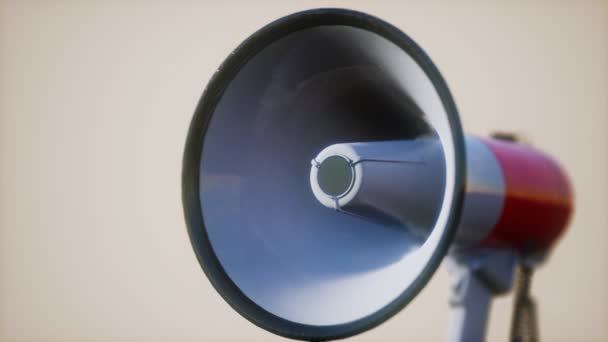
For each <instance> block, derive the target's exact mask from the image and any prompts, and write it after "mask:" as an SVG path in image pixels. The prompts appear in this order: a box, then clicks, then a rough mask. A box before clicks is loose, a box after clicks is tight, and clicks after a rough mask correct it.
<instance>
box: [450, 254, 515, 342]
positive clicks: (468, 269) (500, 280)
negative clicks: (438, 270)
mask: <svg viewBox="0 0 608 342" xmlns="http://www.w3.org/2000/svg"><path fill="white" fill-rule="evenodd" d="M447 265H448V270H449V272H450V273H451V275H452V277H453V282H452V296H451V298H450V313H449V327H448V338H447V340H448V341H449V342H470V341H485V336H486V328H487V321H488V314H489V310H490V301H491V300H492V297H493V296H494V295H497V294H501V293H505V292H508V291H509V290H510V289H511V287H512V286H513V273H514V270H515V267H516V265H517V256H516V255H515V253H512V252H508V251H483V250H482V251H478V252H473V253H470V254H465V255H459V256H454V255H452V256H450V258H448V264H447Z"/></svg>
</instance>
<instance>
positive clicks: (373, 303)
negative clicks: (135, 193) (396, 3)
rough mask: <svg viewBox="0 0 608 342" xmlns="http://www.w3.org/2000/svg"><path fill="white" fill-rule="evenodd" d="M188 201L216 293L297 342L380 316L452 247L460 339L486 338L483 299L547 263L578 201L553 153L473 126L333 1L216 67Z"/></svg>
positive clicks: (409, 50) (373, 22)
mask: <svg viewBox="0 0 608 342" xmlns="http://www.w3.org/2000/svg"><path fill="white" fill-rule="evenodd" d="M183 202H184V210H185V217H186V221H187V224H188V231H189V234H190V238H191V241H192V245H193V247H194V250H195V252H196V255H197V257H198V260H199V262H200V263H201V265H202V267H203V270H204V271H205V273H206V275H207V276H208V277H209V279H210V281H211V282H212V284H213V285H214V287H215V288H216V289H217V291H218V292H219V293H220V294H221V295H222V296H223V298H224V299H225V300H226V301H228V303H230V305H231V306H232V307H233V308H234V309H235V310H237V311H238V312H239V313H240V314H241V315H243V316H244V317H245V318H247V319H249V320H250V321H252V322H253V323H255V324H257V325H258V326H260V327H262V328H264V329H267V330H269V331H271V332H273V333H276V334H279V335H282V336H286V337H290V338H295V339H302V340H330V339H337V338H343V337H347V336H351V335H354V334H357V333H360V332H363V331H365V330H368V329H370V328H373V327H374V326H376V325H378V324H380V323H381V322H383V321H385V320H386V319H388V318H390V317H391V316H393V315H394V314H396V313H397V312H398V311H399V310H401V309H402V308H403V307H404V306H405V305H406V304H407V303H408V302H409V301H410V300H411V299H412V298H413V297H414V296H416V294H417V293H418V292H419V291H420V290H421V289H422V288H423V287H424V286H425V284H426V283H427V282H428V280H429V279H430V277H431V276H432V274H433V273H434V271H435V270H436V268H437V267H438V265H439V264H440V262H441V261H442V259H443V257H444V256H445V255H446V254H448V255H450V270H451V271H452V273H453V274H454V279H455V286H454V290H453V291H454V292H453V296H452V303H451V304H452V310H451V311H452V314H451V323H450V324H451V327H450V338H451V339H452V340H457V341H469V340H482V339H483V338H484V334H485V327H486V316H487V310H488V305H489V301H490V298H491V296H492V295H493V294H497V293H503V292H506V291H508V290H509V289H510V288H511V285H512V278H513V270H514V269H515V266H516V265H524V266H525V267H524V270H529V269H530V268H531V267H532V266H533V265H534V264H535V262H536V261H538V260H542V258H543V256H544V255H546V253H547V251H549V250H550V248H551V247H552V245H553V243H554V242H555V241H556V240H557V238H558V237H559V236H560V235H561V233H562V232H563V231H564V230H565V227H566V225H567V222H568V218H569V216H570V213H571V211H572V206H573V204H572V203H573V201H572V194H571V190H570V186H569V184H568V180H567V177H566V176H565V174H564V172H563V171H562V170H561V168H560V167H559V166H558V165H557V164H556V163H555V162H554V161H553V160H552V159H551V158H549V157H548V156H546V155H544V154H542V153H541V152H538V151H536V150H534V149H532V148H530V147H528V146H524V145H522V144H519V143H517V142H513V141H505V140H504V139H491V138H487V139H486V138H479V137H473V136H465V135H464V134H463V132H462V128H461V126H460V121H459V118H458V113H457V110H456V106H455V104H454V101H453V99H452V97H451V94H450V92H449V90H448V88H447V85H446V84H445V82H444V80H443V78H442V77H441V75H440V73H439V71H438V70H437V68H436V67H435V66H434V65H433V63H432V62H431V60H430V59H429V57H428V56H427V55H426V54H425V53H424V52H423V51H422V50H421V49H420V48H419V47H418V46H417V45H416V43H414V41H412V40H411V39H410V38H409V37H407V36H406V35H405V34H403V33H402V32H400V31H399V30H398V29H396V28H395V27H393V26H391V25H390V24H387V23H386V22H383V21H381V20H379V19H377V18H374V17H371V16H369V15H366V14H362V13H358V12H352V11H347V10H338V9H320V10H312V11H306V12H301V13H296V14H293V15H291V16H288V17H285V18H282V19H280V20H278V21H276V22H273V23H271V24H269V25H268V26H266V27H264V28H262V29H261V30H260V31H258V32H256V33H255V34H254V35H252V36H251V37H250V38H248V39H247V40H246V41H245V42H244V43H243V44H241V45H240V46H239V47H238V48H237V49H236V50H235V51H234V53H233V54H231V55H230V57H228V59H227V60H226V61H225V62H224V64H222V66H221V67H220V68H219V70H218V72H217V73H216V74H215V75H214V77H213V79H212V80H211V82H210V83H209V85H208V87H207V89H206V90H205V93H204V94H203V96H202V98H201V101H200V102H199V105H198V107H197V109H196V112H195V115H194V117H193V120H192V124H191V127H190V131H189V134H188V140H187V143H186V150H185V154H184V168H183ZM524 274H527V273H524ZM520 292H521V296H520V297H521V298H523V299H522V300H521V301H520V302H519V304H517V303H516V305H517V308H516V317H515V318H516V323H517V325H518V327H519V326H520V325H521V324H520V323H521V322H519V320H518V319H519V318H518V317H519V314H520V313H521V311H522V310H525V309H526V306H525V305H524V304H522V303H524V302H525V303H528V304H529V303H530V300H529V298H528V297H527V293H526V292H525V289H524V291H523V292H522V291H520ZM526 300H527V301H526ZM528 309H530V304H529V305H528ZM517 310H520V311H517ZM528 324H533V323H530V322H528ZM520 330H521V329H520ZM514 331H515V332H514V334H515V335H516V336H515V335H514V337H513V338H514V339H517V338H519V337H517V336H519V334H520V332H518V330H517V329H516V328H514Z"/></svg>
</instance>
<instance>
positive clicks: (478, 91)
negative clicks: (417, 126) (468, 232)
mask: <svg viewBox="0 0 608 342" xmlns="http://www.w3.org/2000/svg"><path fill="white" fill-rule="evenodd" d="M314 7H346V8H351V9H356V10H361V11H364V12H368V13H370V14H372V15H376V16H378V17H380V18H382V19H384V20H386V21H388V22H390V23H392V24H394V25H395V26H397V27H399V28H400V29H402V30H403V31H404V32H406V33H408V34H409V35H410V36H411V37H412V38H414V39H415V40H416V41H417V42H418V43H419V44H420V45H421V46H422V47H423V48H424V49H425V50H426V51H427V53H428V54H429V55H430V56H431V58H432V59H433V60H434V61H435V63H436V64H437V66H438V67H439V69H440V70H441V71H442V73H443V75H444V77H445V79H446V80H447V82H448V84H449V86H450V88H451V90H452V94H453V95H454V98H455V100H456V103H457V105H458V108H459V111H460V115H461V120H462V122H463V126H464V128H465V130H466V131H467V132H468V133H474V134H478V135H482V136H483V135H488V134H490V133H492V132H494V131H507V132H515V133H517V134H520V135H522V136H523V137H524V139H525V140H526V141H529V142H531V143H532V144H533V145H534V146H536V147H538V148H539V149H541V150H543V151H546V152H548V153H550V154H551V155H553V156H554V157H555V158H556V159H557V160H559V161H560V162H561V163H562V164H563V166H564V167H565V169H566V170H567V171H568V173H569V174H570V176H571V178H572V182H573V185H574V189H575V191H576V212H575V215H574V217H573V220H572V224H571V227H570V230H569V231H568V232H567V234H566V235H565V236H564V238H563V239H562V241H561V242H560V243H559V244H558V246H557V248H556V249H555V251H554V253H553V255H552V257H551V258H550V260H549V262H548V263H547V264H545V265H544V266H543V267H542V268H541V269H540V270H539V271H538V272H537V273H536V275H535V281H534V283H533V289H532V291H533V294H534V295H535V296H536V297H537V300H538V303H539V314H540V333H541V339H542V340H544V341H606V340H608V297H607V295H606V289H608V248H607V247H608V210H607V207H608V169H607V168H608V138H607V133H608V2H606V1H576V2H575V1H533V2H531V1H501V2H499V1H492V2H482V1H460V2H458V3H456V2H453V1H452V2H449V1H413V2H397V1H375V2H373V3H372V2H367V3H363V2H355V1H353V2H347V1H323V2H310V1H299V2H282V1H258V2H245V1H242V2H234V1H221V2H219V3H216V2H211V1H148V2H144V1H6V0H0V340H1V341H281V340H283V339H282V338H279V337H276V336H273V335H271V334H269V333H267V332H265V331H263V330H261V329H259V328H257V327H256V326H254V325H253V324H251V323H249V322H248V321H246V320H245V319H243V318H241V317H240V316H239V315H238V314H237V313H236V312H235V311H233V310H232V309H231V308H230V307H229V306H228V305H227V304H226V303H225V302H224V301H223V300H222V299H221V298H220V296H219V295H218V294H217V293H216V292H215V291H214V290H213V288H212V287H211V284H210V283H209V281H208V280H207V279H206V277H205V276H204V274H203V272H202V271H201V269H200V266H199V265H198V263H197V261H196V258H195V256H194V253H193V251H192V248H191V246H190V242H189V240H188V236H187V233H186V228H185V224H184V220H183V215H182V208H181V197H180V181H181V179H180V176H181V158H182V149H183V146H184V142H185V138H186V131H187V129H188V125H189V121H190V118H191V115H192V113H193V110H194V107H195V105H196V103H197V101H198V98H199V96H200V95H201V93H202V91H203V89H204V87H205V85H206V83H207V81H208V80H209V79H210V77H211V75H212V74H213V72H214V71H215V70H216V68H217V67H218V66H219V64H220V63H221V62H222V61H223V60H224V58H225V57H226V56H227V55H228V54H229V53H230V52H231V50H232V49H234V48H235V47H236V46H237V45H238V44H239V43H240V42H241V41H242V40H243V39H245V38H246V37H247V36H248V35H250V34H251V33H253V32H254V31H255V30H256V29H258V28H260V27H261V26H263V25H265V24H267V23H268V22H270V21H272V20H274V19H276V18H279V17H281V16H284V15H286V14H290V13H292V12H294V11H298V10H303V9H309V8H314ZM449 286H450V279H449V277H448V274H447V271H446V268H445V267H441V268H440V269H439V270H438V272H437V273H436V275H435V276H434V277H433V279H432V280H431V282H430V283H429V285H428V286H427V287H426V288H425V289H424V290H423V291H422V293H421V294H420V295H419V296H418V297H417V298H416V299H415V300H414V301H413V302H412V303H411V304H410V305H409V306H408V307H407V308H406V309H405V310H404V311H402V312H401V313H400V314H398V315H397V316H395V317H394V318H392V319H391V320H389V321H388V322H387V323H385V324H383V325H381V326H379V327H378V328H376V329H374V330H372V331H369V332H367V333H364V334H362V335H359V336H356V337H354V338H352V339H351V340H352V341H441V340H443V339H445V337H446V334H447V314H448V297H449ZM511 304H512V296H507V297H501V298H500V299H498V300H496V301H494V303H493V306H492V312H491V318H490V325H489V340H490V341H506V340H507V338H508V331H509V324H510V318H511ZM319 310H322V308H319Z"/></svg>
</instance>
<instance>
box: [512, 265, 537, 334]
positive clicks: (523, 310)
mask: <svg viewBox="0 0 608 342" xmlns="http://www.w3.org/2000/svg"><path fill="white" fill-rule="evenodd" d="M532 273H533V269H532V268H531V267H528V266H521V267H520V268H519V272H518V275H517V285H516V289H515V303H514V305H513V318H512V321H511V341H512V342H538V322H537V320H536V303H535V302H534V299H533V298H532V297H531V296H530V283H531V282H532Z"/></svg>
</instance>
